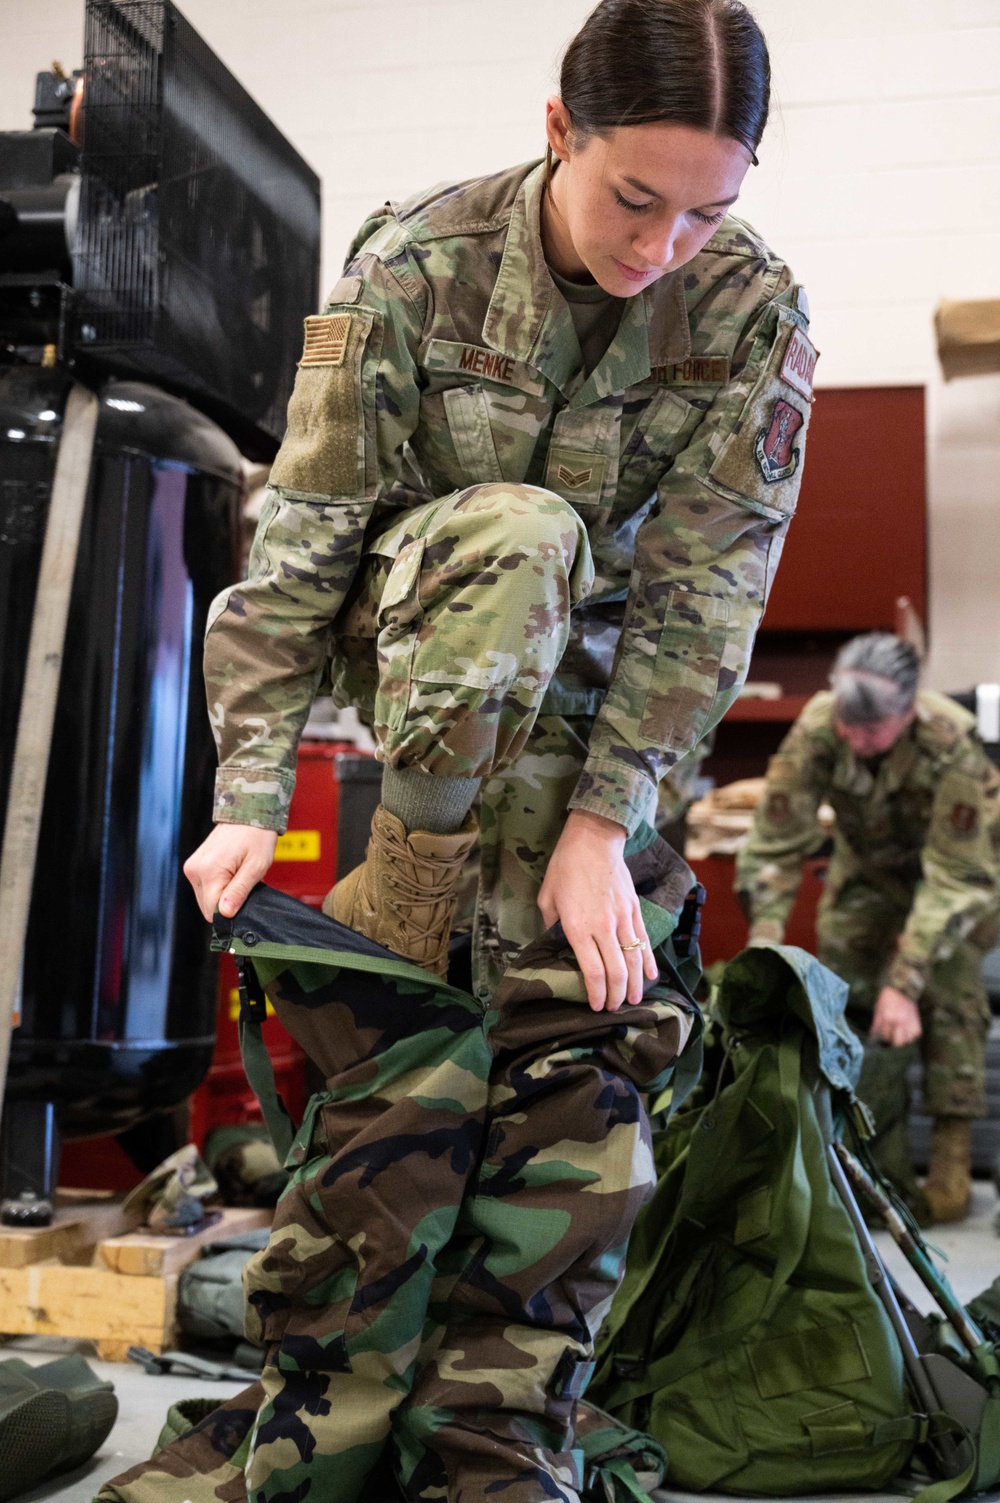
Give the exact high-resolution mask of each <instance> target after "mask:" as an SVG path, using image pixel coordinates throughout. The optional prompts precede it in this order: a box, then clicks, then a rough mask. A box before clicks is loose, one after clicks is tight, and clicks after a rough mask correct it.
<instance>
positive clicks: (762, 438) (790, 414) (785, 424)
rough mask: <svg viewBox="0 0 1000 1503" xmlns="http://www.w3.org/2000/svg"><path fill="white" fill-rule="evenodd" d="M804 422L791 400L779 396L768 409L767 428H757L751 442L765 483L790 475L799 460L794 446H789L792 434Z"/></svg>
mask: <svg viewBox="0 0 1000 1503" xmlns="http://www.w3.org/2000/svg"><path fill="white" fill-rule="evenodd" d="M804 422H805V416H804V414H803V413H801V412H800V411H799V409H798V408H797V407H793V406H792V404H791V402H786V401H785V400H784V399H783V398H782V397H779V398H778V400H777V401H776V402H775V404H774V410H773V412H772V413H771V422H770V425H769V426H768V427H767V428H761V430H760V432H759V433H758V434H757V442H756V443H755V444H754V453H755V454H756V456H757V463H758V464H759V466H760V472H761V474H762V475H763V477H764V479H765V480H766V482H767V484H768V485H774V484H775V483H776V482H777V481H779V480H787V479H788V477H789V475H794V474H795V471H796V469H797V468H798V463H799V453H800V451H799V450H798V449H795V448H793V447H792V445H793V442H794V439H795V435H796V434H797V433H798V431H799V429H800V428H801V427H802V425H803V423H804Z"/></svg>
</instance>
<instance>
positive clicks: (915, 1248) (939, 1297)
mask: <svg viewBox="0 0 1000 1503" xmlns="http://www.w3.org/2000/svg"><path fill="white" fill-rule="evenodd" d="M837 1158H838V1159H839V1161H840V1163H841V1164H842V1165H843V1167H844V1170H845V1171H846V1173H847V1177H848V1178H849V1180H850V1181H851V1184H852V1185H854V1186H855V1187H856V1188H857V1189H858V1190H860V1191H861V1193H862V1195H863V1196H864V1197H865V1199H866V1200H867V1201H868V1203H869V1205H870V1206H871V1207H872V1209H873V1210H875V1211H877V1212H878V1213H879V1215H880V1216H881V1217H882V1219H883V1220H884V1222H885V1224H886V1226H887V1228H888V1230H889V1234H890V1236H891V1237H892V1240H893V1241H894V1242H895V1244H896V1246H897V1247H898V1248H899V1250H900V1252H901V1253H902V1254H903V1256H904V1258H905V1259H906V1261H907V1262H908V1263H909V1264H910V1266H911V1268H913V1269H915V1270H916V1272H917V1273H918V1274H919V1276H920V1279H921V1282H922V1283H923V1284H924V1285H925V1287H926V1288H927V1289H928V1290H929V1292H930V1293H931V1294H932V1295H933V1296H934V1298H935V1300H936V1301H937V1303H938V1304H939V1305H940V1306H941V1309H942V1310H943V1311H944V1313H945V1315H946V1316H947V1317H948V1319H949V1321H950V1322H951V1324H952V1326H953V1327H954V1329H955V1331H956V1333H957V1335H958V1337H959V1340H960V1341H961V1342H962V1344H963V1345H964V1346H965V1347H967V1348H968V1350H969V1351H970V1352H971V1353H972V1354H973V1355H975V1354H976V1353H977V1352H979V1351H980V1349H981V1348H982V1347H983V1345H984V1344H985V1341H986V1337H985V1336H984V1335H983V1333H982V1331H981V1330H980V1329H979V1327H978V1326H977V1325H976V1323H975V1321H974V1320H973V1319H972V1317H971V1316H970V1315H969V1313H968V1311H967V1310H966V1308H965V1306H964V1305H963V1304H962V1302H961V1301H960V1300H959V1298H958V1296H957V1295H956V1293H955V1291H954V1289H953V1288H952V1287H951V1285H950V1284H949V1283H948V1280H947V1279H946V1278H945V1276H944V1274H943V1273H940V1272H939V1271H938V1270H937V1269H936V1268H935V1267H934V1264H933V1263H932V1262H931V1260H930V1258H929V1257H928V1256H927V1254H926V1253H925V1252H924V1249H923V1248H922V1247H921V1246H920V1243H919V1242H918V1241H917V1239H916V1238H915V1237H914V1235H913V1233H912V1232H911V1231H910V1228H909V1227H908V1226H907V1225H906V1222H905V1221H904V1220H903V1218H902V1216H900V1214H899V1212H898V1211H897V1210H896V1207H895V1206H894V1205H893V1203H892V1201H891V1200H890V1199H889V1197H888V1195H886V1194H885V1192H884V1191H883V1190H881V1189H880V1188H879V1186H878V1185H877V1184H876V1183H875V1181H874V1180H873V1179H872V1177H871V1175H870V1174H868V1173H867V1172H866V1171H865V1168H864V1165H863V1164H860V1163H859V1162H858V1160H857V1159H856V1158H855V1157H854V1155H853V1153H850V1152H849V1151H848V1150H847V1149H846V1148H845V1147H844V1145H843V1143H838V1144H837Z"/></svg>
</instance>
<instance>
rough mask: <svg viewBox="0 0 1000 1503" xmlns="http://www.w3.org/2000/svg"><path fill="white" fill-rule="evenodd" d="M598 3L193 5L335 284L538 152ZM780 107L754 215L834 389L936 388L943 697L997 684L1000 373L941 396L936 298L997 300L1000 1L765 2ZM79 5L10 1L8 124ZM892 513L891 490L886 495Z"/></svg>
mask: <svg viewBox="0 0 1000 1503" xmlns="http://www.w3.org/2000/svg"><path fill="white" fill-rule="evenodd" d="M589 8H590V0H182V9H183V10H184V12H185V14H186V15H187V16H188V17H189V19H190V20H191V22H192V23H193V24H194V25H195V26H196V27H197V28H198V30H199V31H201V32H202V34H203V35H204V36H205V38H206V39H207V41H208V42H209V43H210V44H211V45H212V46H213V47H214V48H215V49H216V50H217V51H218V53H219V54H220V56H221V57H222V58H223V59H224V60H225V61H226V63H227V64H228V65H229V66H230V67H231V68H232V69H233V71H234V72H235V73H236V74H237V75H238V77H239V78H240V79H241V80H242V81H243V83H244V84H245V85H246V86H247V88H248V89H250V91H251V93H253V94H254V95H255V97H256V98H257V99H258V100H259V101H260V103H261V104H262V105H263V106H264V108H265V109H266V110H267V111H268V112H269V113H270V114H271V115H272V116H273V118H274V119H275V121H276V122H277V123H278V125H279V126H280V127H281V128H282V130H284V131H285V132H286V133H287V134H288V135H289V136H290V137H291V139H292V140H293V141H294V142H295V144H296V145H297V146H298V148H299V150H300V151H302V153H303V154H304V155H305V156H306V157H307V158H308V159H309V161H310V162H311V163H312V164H313V166H314V167H315V168H316V170H317V171H318V172H319V173H320V174H321V176H322V178H323V182H324V203H325V212H324V232H325V245H324V273H323V280H324V283H325V284H327V285H328V284H330V283H332V281H333V280H334V279H335V277H336V274H337V269H338V267H339V264H340V261H341V258H342V256H343V252H344V248H345V246H346V244H347V242H348V240H349V239H350V236H351V234H352V233H353V231H354V230H355V228H356V227H357V225H358V224H359V222H360V221H361V219H362V218H363V217H364V215H365V213H366V212H367V211H368V210H369V209H370V208H372V207H374V206H375V205H376V204H378V203H380V202H381V201H382V200H383V199H384V198H386V197H397V196H402V195H405V194H406V193H409V192H411V191H413V190H414V189H416V188H419V187H422V186H425V185H427V184H429V183H431V182H434V181H436V180H438V179H441V178H449V177H462V176H472V175H475V174H476V173H479V172H486V171H491V170H493V169H495V168H499V167H502V166H505V165H507V164H509V163H511V162H515V161H523V160H526V159H527V158H529V157H531V156H534V155H536V154H540V152H541V148H542V144H543V135H542V109H543V102H544V99H545V96H546V94H547V93H548V92H549V91H550V90H551V88H552V86H553V81H554V79H555V76H556V72H557V67H558V58H559V55H560V53H561V50H562V47H563V45H564V43H565V41H566V40H567V38H568V37H569V36H570V35H571V34H572V33H573V31H574V30H575V29H576V27H577V26H578V25H579V24H580V22H581V21H582V19H583V17H584V16H585V15H586V14H587V11H588V10H589ZM755 9H756V11H757V14H758V16H759V18H760V20H761V22H762V24H763V25H764V28H765V30H766V32H767V34H768V37H769V40H770V43H771V49H772V55H773V61H774V74H775V86H776V96H777V98H776V106H775V110H774V116H773V119H772V124H771V125H770V127H769V129H768V134H767V136H766V138H765V141H764V145H763V148H762V152H761V161H762V165H761V167H760V168H759V169H757V170H756V171H752V172H751V173H750V176H749V179H748V183H747V188H746V190H745V195H744V202H743V212H744V213H745V214H746V216H747V217H748V218H749V219H751V220H752V221H753V222H754V223H755V224H756V225H757V227H758V228H759V229H760V230H762V231H763V232H764V234H765V235H766V236H767V237H768V239H769V240H770V241H771V242H772V244H774V245H775V246H776V247H777V248H779V249H780V250H781V252H782V253H783V254H784V255H786V256H787V257H788V258H789V260H790V261H791V262H792V264H793V266H794V267H795V269H796V271H797V273H798V275H799V276H800V278H801V280H802V281H803V282H805V284H806V285H807V287H808V289H809V294H810V299H811V302H812V308H813V318H814V332H815V337H816V342H817V344H818V345H819V346H820V348H821V350H822V352H823V358H822V360H821V362H820V366H819V376H820V381H821V384H825V385H837V386H841V385H862V386H863V385H880V384H891V383H926V384H927V386H928V388H929V402H928V414H929V456H928V457H929V472H928V473H929V485H930V536H931V623H930V624H931V640H932V655H931V663H930V670H929V677H930V679H931V681H932V682H933V683H935V684H937V685H939V686H942V687H955V686H959V685H962V684H966V683H971V682H972V681H973V680H974V679H975V678H977V677H978V678H982V677H986V676H991V675H992V676H995V677H1000V612H998V610H997V601H998V597H1000V525H998V511H1000V505H998V502H1000V497H998V479H997V477H998V476H1000V378H997V379H996V380H993V379H983V378H980V379H978V380H966V381H959V382H953V383H951V385H950V386H948V387H945V386H944V385H943V384H942V383H941V382H940V380H939V378H938V374H937V366H936V361H935V359H934V350H933V338H932V332H931V324H930V315H931V312H932V309H933V307H934V304H935V303H936V302H937V300H938V298H939V297H941V296H949V297H989V296H994V297H995V296H1000V0H835V3H830V0H756V6H755ZM82 10H83V0H0V128H10V127H12V126H24V125H26V124H27V123H28V120H29V116H28V112H29V109H30V104H31V91H32V77H33V74H34V72H35V70H36V69H38V68H42V67H46V66H47V65H48V64H49V62H50V61H51V60H52V58H53V57H58V58H60V59H61V60H62V61H63V62H64V63H65V64H66V65H67V66H68V67H69V66H73V65H75V64H76V63H77V62H78V60H79V56H80V46H81V33H82ZM872 505H873V506H877V505H878V497H877V496H873V497H872Z"/></svg>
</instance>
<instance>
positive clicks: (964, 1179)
mask: <svg viewBox="0 0 1000 1503" xmlns="http://www.w3.org/2000/svg"><path fill="white" fill-rule="evenodd" d="M971 1150H972V1123H971V1122H970V1121H969V1119H968V1118H967V1117H935V1119H934V1127H933V1136H932V1138H931V1162H930V1166H929V1168H928V1170H927V1178H926V1179H925V1180H924V1195H925V1196H926V1197H927V1204H928V1206H929V1208H930V1213H931V1216H932V1217H933V1219H934V1220H935V1221H964V1220H965V1218H966V1216H968V1214H969V1206H970V1205H971V1204H972V1161H971Z"/></svg>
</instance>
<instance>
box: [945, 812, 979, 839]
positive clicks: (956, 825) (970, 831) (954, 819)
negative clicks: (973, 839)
mask: <svg viewBox="0 0 1000 1503" xmlns="http://www.w3.org/2000/svg"><path fill="white" fill-rule="evenodd" d="M949 818H950V820H951V827H952V829H953V830H954V831H955V834H956V835H974V834H975V832H976V824H977V823H978V817H977V813H976V808H975V805H974V804H955V806H954V807H953V809H952V811H951V814H950V816H949Z"/></svg>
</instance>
